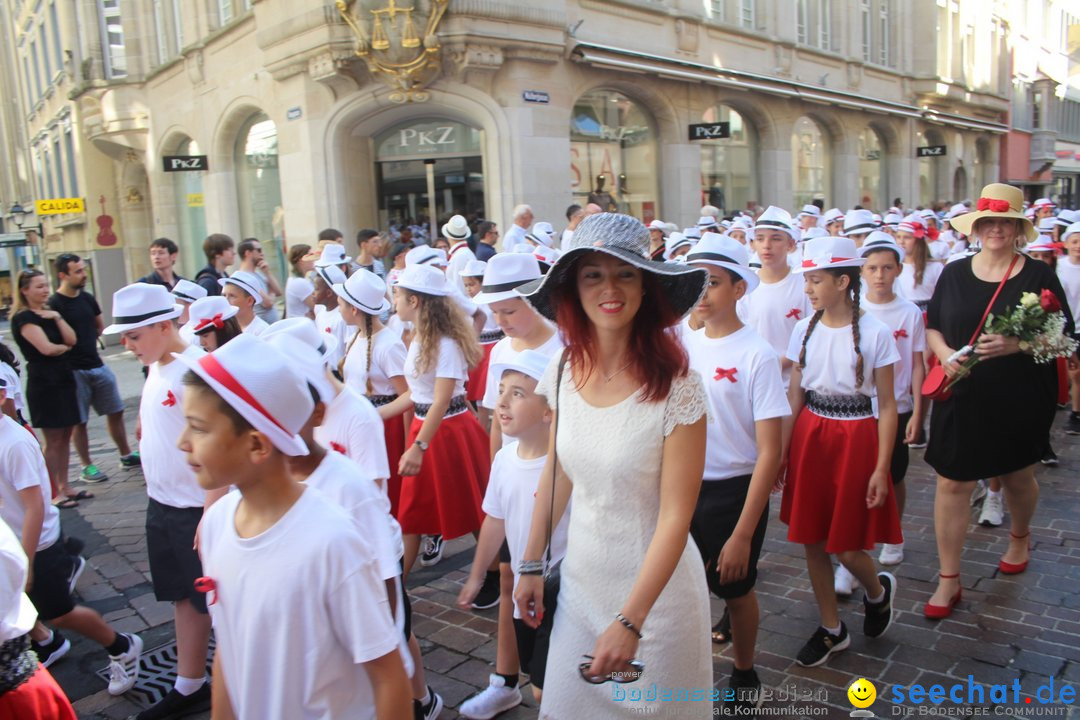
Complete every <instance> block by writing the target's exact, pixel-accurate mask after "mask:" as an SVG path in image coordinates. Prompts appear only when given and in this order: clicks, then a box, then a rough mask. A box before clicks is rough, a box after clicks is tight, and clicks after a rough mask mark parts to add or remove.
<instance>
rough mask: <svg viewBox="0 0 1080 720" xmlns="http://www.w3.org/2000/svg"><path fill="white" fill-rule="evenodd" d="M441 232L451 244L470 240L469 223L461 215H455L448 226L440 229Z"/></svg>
mask: <svg viewBox="0 0 1080 720" xmlns="http://www.w3.org/2000/svg"><path fill="white" fill-rule="evenodd" d="M439 232H441V233H442V236H443V237H444V238H446V239H447V240H450V241H451V242H461V241H462V240H468V239H469V235H471V234H472V233H471V232H469V221H468V220H466V219H465V218H464V217H463V216H461V215H454V216H453V217H451V218H450V219H449V220H447V221H446V224H445V225H443V226H442V228H440V230H439Z"/></svg>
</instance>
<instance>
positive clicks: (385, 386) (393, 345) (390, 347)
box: [344, 328, 408, 395]
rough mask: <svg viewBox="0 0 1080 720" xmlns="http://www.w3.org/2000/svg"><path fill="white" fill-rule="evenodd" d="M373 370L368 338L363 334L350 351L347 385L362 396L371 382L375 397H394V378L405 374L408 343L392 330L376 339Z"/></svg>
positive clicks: (378, 335)
mask: <svg viewBox="0 0 1080 720" xmlns="http://www.w3.org/2000/svg"><path fill="white" fill-rule="evenodd" d="M372 341H373V344H372V346H371V370H370V371H369V370H368V338H366V337H364V336H362V335H360V336H358V337H357V338H356V341H355V342H354V343H353V344H352V347H351V348H349V354H348V355H347V356H346V357H345V368H344V371H345V384H346V385H348V386H349V387H351V388H353V389H354V390H356V391H357V392H358V393H360V394H362V395H366V394H367V391H368V390H367V381H368V378H370V379H371V392H372V394H373V395H394V394H396V391H395V390H394V386H393V385H391V384H390V378H392V377H399V376H401V375H403V374H404V373H405V357H406V356H407V355H408V352H407V351H406V350H405V343H403V342H402V341H401V335H400V334H398V333H396V332H394V331H393V330H391V329H390V328H383V329H382V330H379V331H378V332H377V333H375V335H374V336H373V338H372Z"/></svg>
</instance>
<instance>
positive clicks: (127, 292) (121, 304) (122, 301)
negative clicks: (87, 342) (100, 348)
mask: <svg viewBox="0 0 1080 720" xmlns="http://www.w3.org/2000/svg"><path fill="white" fill-rule="evenodd" d="M182 312H184V306H183V305H178V304H177V303H176V298H174V297H173V295H172V293H170V292H169V291H168V290H166V289H165V286H164V285H151V284H149V283H133V284H131V285H128V286H127V287H122V288H120V289H119V290H117V291H116V292H114V293H113V302H112V314H113V321H112V324H111V325H109V327H107V328H105V329H104V330H102V331H101V332H102V334H103V335H115V334H117V333H122V332H126V331H128V330H134V329H135V328H141V327H146V326H147V325H153V324H154V323H159V322H162V321H164V320H172V319H173V318H178V317H180V314H181V313H182Z"/></svg>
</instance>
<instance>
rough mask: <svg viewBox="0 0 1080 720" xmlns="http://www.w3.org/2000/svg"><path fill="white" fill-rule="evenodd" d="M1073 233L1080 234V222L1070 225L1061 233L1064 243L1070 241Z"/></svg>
mask: <svg viewBox="0 0 1080 720" xmlns="http://www.w3.org/2000/svg"><path fill="white" fill-rule="evenodd" d="M1073 233H1080V222H1074V223H1072V224H1071V225H1069V226H1068V227H1067V228H1065V229H1064V230H1062V231H1061V240H1062V242H1064V241H1066V240H1068V239H1069V236H1070V235H1072V234H1073Z"/></svg>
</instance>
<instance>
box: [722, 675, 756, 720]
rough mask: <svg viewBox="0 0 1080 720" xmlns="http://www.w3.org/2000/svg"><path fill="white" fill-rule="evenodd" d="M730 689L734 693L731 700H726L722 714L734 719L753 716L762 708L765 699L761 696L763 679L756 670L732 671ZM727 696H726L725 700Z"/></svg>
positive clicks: (729, 681)
mask: <svg viewBox="0 0 1080 720" xmlns="http://www.w3.org/2000/svg"><path fill="white" fill-rule="evenodd" d="M728 689H729V690H731V691H733V693H734V697H732V699H731V700H727V699H725V700H724V703H723V705H722V706H721V707H720V714H721V715H725V716H732V717H745V716H747V715H753V714H754V711H755V710H757V709H758V708H760V707H761V703H762V702H763V701H764V700H765V697H764V696H763V695H762V694H761V679H760V678H758V674H757V671H756V670H754V668H750V669H749V670H739V669H737V668H734V669H732V671H731V679H730V680H728ZM726 697H727V695H725V698H726Z"/></svg>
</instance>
